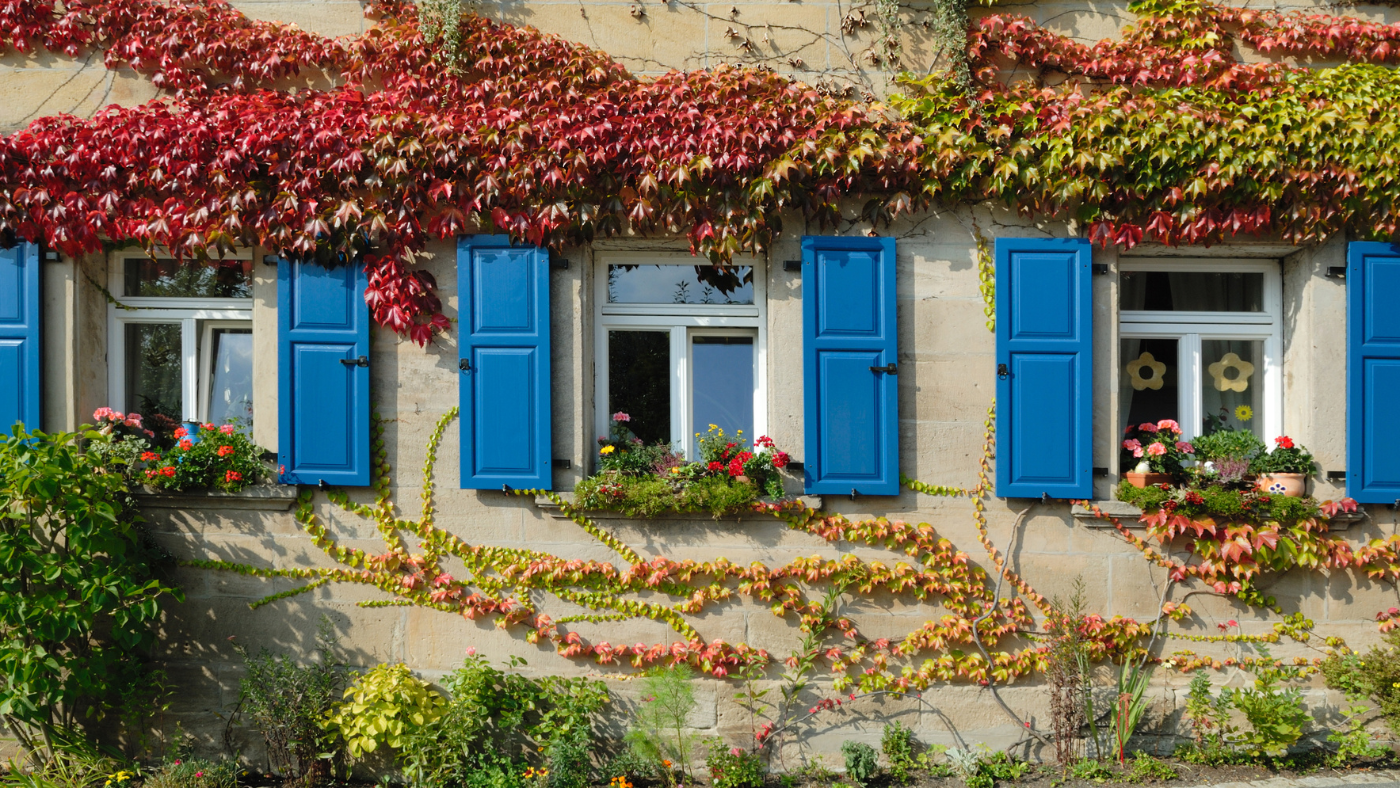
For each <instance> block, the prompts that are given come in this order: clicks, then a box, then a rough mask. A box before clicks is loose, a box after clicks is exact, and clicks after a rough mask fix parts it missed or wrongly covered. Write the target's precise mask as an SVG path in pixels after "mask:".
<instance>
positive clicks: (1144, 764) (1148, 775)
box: [1127, 752, 1180, 783]
mask: <svg viewBox="0 0 1400 788" xmlns="http://www.w3.org/2000/svg"><path fill="white" fill-rule="evenodd" d="M1179 776H1180V775H1179V774H1177V771H1176V769H1174V768H1172V767H1171V765H1170V764H1166V763H1163V762H1162V761H1159V760H1157V759H1156V758H1153V757H1152V756H1151V755H1148V754H1147V753H1145V752H1139V753H1138V754H1136V755H1134V756H1133V759H1132V760H1131V761H1129V763H1128V775H1127V781H1128V782H1130V783H1159V782H1160V783H1164V782H1167V781H1169V780H1175V779H1176V778H1177V777H1179Z"/></svg>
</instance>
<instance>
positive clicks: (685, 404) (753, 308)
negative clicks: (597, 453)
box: [593, 252, 768, 459]
mask: <svg viewBox="0 0 1400 788" xmlns="http://www.w3.org/2000/svg"><path fill="white" fill-rule="evenodd" d="M705 264H706V263H705V261H704V260H703V259H701V258H696V257H693V256H690V255H680V254H666V253H654V252H609V253H607V254H598V255H597V256H596V261H595V263H594V265H595V270H594V273H595V275H594V277H593V281H594V303H595V304H597V308H596V310H595V320H594V338H593V339H594V345H593V346H594V348H595V349H596V358H595V361H594V370H595V374H594V376H593V378H594V392H595V394H594V396H595V399H594V402H595V403H596V404H595V407H594V410H595V411H596V412H595V414H594V422H595V426H596V427H597V430H598V433H597V434H599V435H607V434H608V430H609V429H610V428H611V427H612V414H611V413H610V412H609V410H608V403H609V391H608V331H609V330H611V329H633V330H654V331H658V332H667V333H668V334H669V336H670V341H671V435H672V436H676V440H675V442H674V443H673V445H675V444H679V448H681V449H682V450H683V451H684V452H685V456H686V459H694V458H695V457H696V456H698V455H697V452H696V449H695V436H694V435H693V434H692V433H693V432H694V430H691V429H690V428H689V425H690V424H691V422H692V421H693V419H692V408H693V405H694V403H693V402H692V401H691V400H692V399H693V398H692V397H691V394H690V383H691V380H690V370H691V368H692V361H691V347H692V344H691V342H690V338H691V337H694V336H701V335H706V334H708V335H711V336H715V335H728V336H742V335H749V336H753V337H754V371H753V380H754V393H753V430H754V434H753V435H749V436H747V438H748V440H749V441H752V440H753V439H754V438H755V437H757V436H759V435H765V434H767V431H768V413H767V411H768V376H767V372H766V370H767V369H768V321H767V313H768V306H767V301H768V289H767V272H766V269H765V267H764V264H763V260H762V259H759V258H756V257H736V258H734V261H733V263H732V264H733V265H734V266H736V267H737V266H752V267H753V301H754V302H753V303H752V304H611V303H608V266H609V265H683V266H689V267H694V266H696V265H705Z"/></svg>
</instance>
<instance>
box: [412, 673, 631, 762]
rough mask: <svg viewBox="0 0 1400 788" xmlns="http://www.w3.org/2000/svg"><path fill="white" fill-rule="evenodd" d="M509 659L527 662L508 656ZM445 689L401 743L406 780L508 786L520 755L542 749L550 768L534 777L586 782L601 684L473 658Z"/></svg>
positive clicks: (523, 757)
mask: <svg viewBox="0 0 1400 788" xmlns="http://www.w3.org/2000/svg"><path fill="white" fill-rule="evenodd" d="M507 664H508V665H509V666H510V667H517V666H520V665H523V664H525V663H524V660H520V659H518V658H512V659H511V660H510V662H509V663H507ZM443 686H444V688H445V689H446V690H447V693H448V698H447V700H446V702H445V704H444V705H443V706H442V708H441V713H440V714H439V715H438V716H437V717H436V718H435V719H434V720H433V721H432V722H430V723H428V724H426V725H423V726H421V727H411V728H410V729H409V730H408V731H407V733H406V735H405V737H404V740H403V742H402V744H401V745H400V749H399V762H400V764H402V766H403V773H404V777H405V778H406V779H407V780H408V782H409V783H410V784H411V785H414V786H423V787H424V788H428V787H429V786H431V788H437V787H438V786H443V785H453V786H456V785H463V786H478V787H480V788H490V786H495V787H496V788H509V787H510V786H516V785H518V784H521V779H520V775H521V774H522V773H523V772H524V770H525V769H526V768H527V766H528V764H527V762H526V753H538V752H540V751H544V752H545V753H546V757H547V759H548V761H549V768H548V769H541V770H537V771H536V772H535V774H537V775H540V774H543V775H544V776H545V777H546V778H547V781H548V782H549V783H550V784H551V785H554V786H561V787H563V786H576V785H581V784H583V783H585V782H586V781H587V779H588V776H589V775H588V764H589V754H590V749H591V745H592V736H593V722H592V717H593V715H594V714H596V713H598V712H599V711H600V710H601V709H602V708H603V706H604V705H605V704H606V703H607V700H608V695H607V688H606V687H604V686H603V684H602V682H599V681H592V680H589V679H585V678H568V679H565V678H559V677H554V676H548V677H545V678H541V679H531V678H528V677H526V676H523V675H521V674H519V673H515V672H507V671H502V670H500V669H498V668H495V667H493V666H492V665H491V664H490V663H489V662H487V661H486V659H485V658H483V657H480V656H475V655H473V656H470V657H469V658H468V659H467V660H466V662H465V664H464V665H463V666H462V667H461V668H459V669H458V670H456V671H454V672H453V673H452V674H451V675H449V676H447V677H446V678H445V679H443ZM610 776H613V775H610ZM639 776H640V775H639Z"/></svg>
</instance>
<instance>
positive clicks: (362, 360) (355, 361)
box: [340, 356, 369, 367]
mask: <svg viewBox="0 0 1400 788" xmlns="http://www.w3.org/2000/svg"><path fill="white" fill-rule="evenodd" d="M340 363H342V364H344V365H345V366H347V367H367V366H369V356H360V357H359V358H342V359H341V360H340Z"/></svg>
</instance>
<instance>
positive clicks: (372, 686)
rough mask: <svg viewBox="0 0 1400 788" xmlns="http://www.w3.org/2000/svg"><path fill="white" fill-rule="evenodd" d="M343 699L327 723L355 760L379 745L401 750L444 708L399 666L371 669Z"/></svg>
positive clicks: (430, 690) (427, 688)
mask: <svg viewBox="0 0 1400 788" xmlns="http://www.w3.org/2000/svg"><path fill="white" fill-rule="evenodd" d="M345 698H346V700H345V702H344V703H342V704H340V705H339V706H337V707H336V708H335V710H334V711H333V712H332V713H331V714H330V716H329V718H328V720H329V722H330V725H331V727H333V728H334V729H335V730H337V731H338V732H339V733H340V735H341V737H343V738H344V739H345V747H346V749H347V750H348V751H349V752H350V755H351V756H352V757H355V758H359V757H362V756H364V755H365V754H366V753H371V752H374V751H375V750H377V749H378V748H379V746H380V745H381V744H382V745H384V746H386V747H388V748H389V749H391V750H398V749H400V748H402V747H403V746H404V743H405V742H406V741H407V740H408V737H409V736H410V735H412V733H413V732H415V731H418V730H422V729H423V728H426V727H428V726H429V725H431V724H432V723H434V722H436V721H437V719H438V717H441V716H442V707H443V706H444V705H445V704H444V702H443V699H442V696H441V695H439V694H437V693H436V692H435V691H433V688H432V687H430V686H428V683H427V682H426V681H423V680H422V679H419V678H418V677H416V676H414V675H413V673H412V671H410V670H409V669H408V666H407V665H404V664H402V663H399V664H397V665H376V666H374V667H373V668H371V669H370V671H369V672H368V673H366V674H364V675H363V676H360V677H359V678H358V679H356V680H355V683H354V684H351V685H350V687H349V689H347V690H345Z"/></svg>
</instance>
